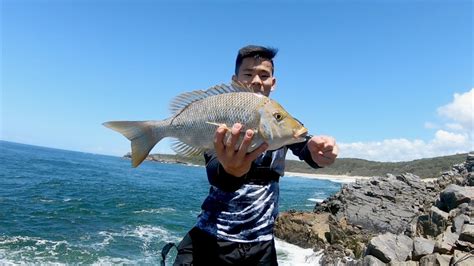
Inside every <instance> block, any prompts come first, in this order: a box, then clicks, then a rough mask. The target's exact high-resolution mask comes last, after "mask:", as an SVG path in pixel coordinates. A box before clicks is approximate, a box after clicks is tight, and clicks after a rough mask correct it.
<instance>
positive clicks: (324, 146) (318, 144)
mask: <svg viewBox="0 0 474 266" xmlns="http://www.w3.org/2000/svg"><path fill="white" fill-rule="evenodd" d="M308 149H309V151H310V153H311V158H312V159H313V161H314V162H315V163H317V164H318V165H319V166H321V167H325V166H328V165H331V164H333V163H334V161H335V160H336V157H337V154H338V153H339V148H338V147H337V145H336V140H335V139H334V138H333V137H328V136H314V137H312V138H311V139H310V140H309V141H308Z"/></svg>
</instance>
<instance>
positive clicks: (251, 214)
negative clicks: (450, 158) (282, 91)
mask: <svg viewBox="0 0 474 266" xmlns="http://www.w3.org/2000/svg"><path fill="white" fill-rule="evenodd" d="M276 53H277V50H275V49H271V48H265V47H261V46H254V45H249V46H246V47H243V48H242V49H240V50H239V53H238V55H237V60H236V65H235V75H234V76H233V77H232V80H234V81H238V82H241V83H243V84H245V85H247V86H249V87H250V88H252V89H253V90H254V91H255V92H256V93H261V94H263V95H265V96H269V95H270V92H271V91H273V89H274V88H275V84H276V79H275V77H274V76H273V73H274V65H273V58H274V56H275V55H276ZM243 126H244V125H241V124H238V123H237V124H235V125H233V127H232V129H231V137H230V138H229V139H228V140H227V141H226V140H225V139H226V138H225V135H226V132H227V128H225V127H223V126H221V127H219V128H218V129H217V130H216V133H215V139H214V147H215V153H212V154H211V153H207V154H205V155H204V157H205V159H206V171H207V175H208V179H209V183H210V184H211V188H210V191H209V195H208V196H207V198H206V200H205V201H204V203H203V204H202V212H201V214H200V215H199V217H198V221H197V223H196V226H195V227H194V228H193V229H191V231H190V232H189V233H188V234H187V235H186V236H185V237H184V239H183V240H182V241H181V243H180V244H179V246H178V255H177V257H176V260H175V265H277V264H278V263H277V257H276V251H275V244H274V239H273V226H274V223H275V219H276V217H277V215H278V198H279V183H278V181H279V178H280V176H283V174H284V168H285V156H286V152H287V150H288V149H290V150H292V152H293V153H294V154H295V155H296V156H298V157H299V158H300V159H301V160H304V161H306V162H307V163H308V164H309V165H310V166H312V167H313V168H319V167H324V166H327V165H330V164H332V163H333V162H334V160H335V159H336V157H337V154H338V148H337V146H336V144H335V140H334V139H333V138H331V137H326V136H319V137H310V136H308V137H307V140H306V141H305V142H302V143H297V144H292V145H289V146H285V147H282V148H280V149H278V150H274V151H266V149H267V148H268V145H267V144H262V145H261V146H260V147H259V148H257V149H256V150H254V151H253V152H251V153H246V151H247V147H248V146H249V145H250V143H251V140H252V137H253V134H254V132H253V131H252V130H250V129H249V130H247V131H246V132H245V136H244V138H243V140H242V143H241V145H240V147H239V149H238V150H235V148H234V147H235V145H236V143H237V142H238V140H239V136H240V131H241V129H242V128H243Z"/></svg>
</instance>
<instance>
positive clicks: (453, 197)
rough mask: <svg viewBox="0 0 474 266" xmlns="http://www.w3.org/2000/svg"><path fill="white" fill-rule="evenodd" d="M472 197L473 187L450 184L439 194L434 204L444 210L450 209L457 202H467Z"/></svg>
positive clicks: (456, 204)
mask: <svg viewBox="0 0 474 266" xmlns="http://www.w3.org/2000/svg"><path fill="white" fill-rule="evenodd" d="M473 199H474V187H460V186H458V185H454V184H451V185H449V186H448V187H446V189H444V190H443V191H442V192H441V194H440V195H439V201H437V202H436V206H437V207H438V208H440V209H442V210H444V211H448V212H449V211H450V210H452V209H454V208H456V207H457V206H459V204H462V203H469V202H471V200H473Z"/></svg>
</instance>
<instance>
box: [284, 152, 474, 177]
mask: <svg viewBox="0 0 474 266" xmlns="http://www.w3.org/2000/svg"><path fill="white" fill-rule="evenodd" d="M466 158H467V153H464V154H455V155H449V156H442V157H435V158H427V159H419V160H414V161H408V162H396V163H391V162H375V161H368V160H362V159H352V158H341V159H336V162H335V163H334V164H333V165H331V166H329V167H325V168H321V169H317V170H315V169H312V168H311V167H309V166H308V165H307V164H306V163H305V162H300V161H293V160H287V165H286V171H289V172H299V173H313V174H316V173H317V174H328V175H352V176H384V175H386V174H387V173H390V174H394V175H398V174H403V173H412V174H415V175H417V176H419V177H420V178H435V177H438V176H439V175H440V173H442V172H445V171H448V170H451V167H452V166H453V165H454V164H459V163H463V162H465V161H466Z"/></svg>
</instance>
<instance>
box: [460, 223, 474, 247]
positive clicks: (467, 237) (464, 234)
mask: <svg viewBox="0 0 474 266" xmlns="http://www.w3.org/2000/svg"><path fill="white" fill-rule="evenodd" d="M459 240H461V241H467V242H470V243H474V224H465V225H464V226H463V228H462V229H461V235H460V236H459Z"/></svg>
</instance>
